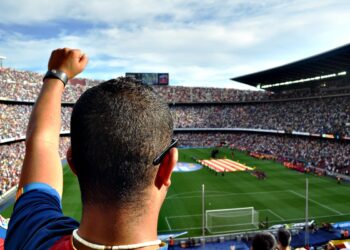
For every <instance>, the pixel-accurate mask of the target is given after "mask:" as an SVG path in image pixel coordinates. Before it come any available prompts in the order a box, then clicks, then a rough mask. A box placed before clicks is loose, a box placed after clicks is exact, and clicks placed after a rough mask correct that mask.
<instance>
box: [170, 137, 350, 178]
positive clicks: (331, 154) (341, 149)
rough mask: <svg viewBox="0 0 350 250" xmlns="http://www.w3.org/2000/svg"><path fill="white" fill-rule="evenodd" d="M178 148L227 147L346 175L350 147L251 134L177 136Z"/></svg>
mask: <svg viewBox="0 0 350 250" xmlns="http://www.w3.org/2000/svg"><path fill="white" fill-rule="evenodd" d="M176 136H177V137H178V138H179V143H180V146H184V147H215V146H220V145H229V146H230V147H232V148H236V149H239V150H243V151H248V152H254V153H260V154H267V155H273V156H275V157H276V158H279V159H281V160H282V161H283V160H290V161H298V162H303V163H304V164H305V165H310V166H313V167H318V168H323V169H327V170H329V171H333V172H337V173H342V174H349V171H350V154H349V152H350V144H349V143H344V142H337V141H334V140H320V139H310V138H308V137H295V136H285V135H280V136H278V135H273V134H271V135H265V134H251V133H218V132H215V133H177V134H176Z"/></svg>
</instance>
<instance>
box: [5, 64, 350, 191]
mask: <svg viewBox="0 0 350 250" xmlns="http://www.w3.org/2000/svg"><path fill="white" fill-rule="evenodd" d="M42 77H43V76H42V75H41V74H38V73H33V72H28V71H19V70H14V69H9V68H0V89H1V91H0V100H3V101H2V102H0V177H1V179H0V195H1V194H2V193H3V192H4V191H5V190H8V189H9V188H10V187H12V186H14V185H16V184H17V181H18V176H19V174H20V167H21V164H22V161H23V159H22V158H23V156H24V142H15V143H10V144H6V145H4V144H1V143H4V142H6V141H11V140H18V139H20V138H24V136H25V133H26V127H27V124H28V120H29V116H30V113H31V110H32V105H33V104H32V103H25V102H26V101H29V102H34V100H35V99H36V97H37V95H38V93H39V91H40V87H41V84H42ZM98 82H99V81H94V80H88V79H74V80H73V81H71V84H68V85H67V86H66V91H65V92H64V96H63V99H62V101H63V102H65V103H72V104H73V103H74V102H75V101H76V100H77V98H78V97H79V96H80V95H81V93H82V92H83V91H84V90H85V89H86V88H88V87H91V86H93V85H96V84H97V83H98ZM154 89H155V91H156V92H157V93H158V94H159V95H160V98H163V99H164V100H165V101H166V102H168V103H173V104H174V103H175V104H177V103H186V104H183V105H170V109H171V112H172V115H173V118H174V123H175V124H174V125H175V128H194V129H196V128H248V129H272V130H285V131H287V132H291V131H292V130H294V131H299V132H309V133H318V134H320V133H325V134H326V133H329V134H339V135H341V136H350V97H349V96H347V95H346V93H348V89H346V88H341V90H340V91H339V93H341V94H342V95H335V96H333V97H324V98H313V99H310V98H307V97H310V96H313V95H316V94H315V93H313V92H310V91H309V90H301V91H294V92H288V91H287V92H284V93H280V94H278V95H276V94H273V93H270V92H263V91H242V90H236V89H218V88H189V87H180V86H176V87H173V86H154ZM332 91H333V90H332ZM339 93H338V94H339ZM318 94H319V92H318ZM332 94H334V93H333V92H332ZM297 97H299V98H301V97H302V98H301V99H295V98H297ZM271 99H273V100H275V99H284V100H283V101H281V100H280V101H278V102H276V101H266V100H271ZM8 100H11V101H17V103H10V102H8ZM263 100H265V101H263ZM21 102H22V103H21ZM213 102H214V103H216V105H213V104H208V103H213ZM222 102H230V104H220V103H222ZM195 103H203V104H202V105H196V104H195ZM218 103H219V105H217V104H218ZM71 112H72V105H65V106H63V107H62V123H61V130H62V131H67V132H69V130H70V116H71ZM177 136H178V137H179V139H180V143H181V145H182V146H216V145H218V144H222V143H224V144H225V143H228V144H230V145H232V146H233V147H235V148H238V149H242V150H248V151H251V152H258V153H266V154H271V155H275V156H277V157H285V158H290V159H298V160H301V161H304V162H307V163H309V164H312V165H313V166H318V167H322V168H327V169H330V170H332V171H340V172H345V171H347V170H348V167H349V160H350V158H349V155H350V154H349V150H350V146H349V144H347V143H343V142H334V141H330V140H327V141H325V140H322V141H321V140H311V139H308V138H299V137H298V138H296V137H286V136H275V135H268V136H267V135H257V134H244V133H243V134H242V133H240V134H233V133H226V134H224V133H209V134H208V133H178V134H177ZM68 142H69V140H68V139H67V138H64V137H63V138H61V146H62V147H61V148H62V152H65V150H66V148H67V145H68V144H69V143H68ZM64 155H65V153H63V154H62V157H64Z"/></svg>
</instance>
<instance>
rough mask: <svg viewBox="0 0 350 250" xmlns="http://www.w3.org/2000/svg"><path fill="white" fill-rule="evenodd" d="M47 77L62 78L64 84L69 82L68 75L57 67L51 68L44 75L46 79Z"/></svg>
mask: <svg viewBox="0 0 350 250" xmlns="http://www.w3.org/2000/svg"><path fill="white" fill-rule="evenodd" d="M46 78H48V79H58V80H61V82H63V85H64V86H66V84H67V82H68V76H67V74H66V73H64V72H63V71H60V70H57V69H51V70H48V71H47V72H46V74H45V76H44V79H43V80H45V79H46Z"/></svg>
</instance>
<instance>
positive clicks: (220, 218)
mask: <svg viewBox="0 0 350 250" xmlns="http://www.w3.org/2000/svg"><path fill="white" fill-rule="evenodd" d="M258 224H259V212H258V211H256V210H254V207H243V208H229V209H216V210H206V211H205V227H206V229H207V230H208V232H209V233H228V232H235V231H246V230H252V229H258V228H259V225H258Z"/></svg>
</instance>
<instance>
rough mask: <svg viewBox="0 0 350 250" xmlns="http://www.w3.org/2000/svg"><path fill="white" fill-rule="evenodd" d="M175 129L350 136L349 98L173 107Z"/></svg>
mask: <svg viewBox="0 0 350 250" xmlns="http://www.w3.org/2000/svg"><path fill="white" fill-rule="evenodd" d="M172 111H173V114H174V115H173V117H174V120H175V126H176V127H178V128H256V129H274V130H287V131H292V130H294V131H300V132H309V133H318V134H320V133H332V134H341V135H349V134H350V128H349V127H348V126H347V123H349V122H350V97H337V98H323V99H308V100H300V101H289V102H278V103H274V102H272V103H257V104H245V105H223V106H213V105H201V106H197V105H196V106H175V107H174V108H172Z"/></svg>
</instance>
